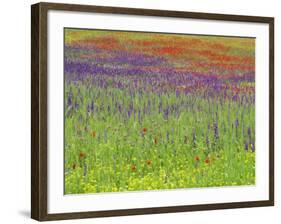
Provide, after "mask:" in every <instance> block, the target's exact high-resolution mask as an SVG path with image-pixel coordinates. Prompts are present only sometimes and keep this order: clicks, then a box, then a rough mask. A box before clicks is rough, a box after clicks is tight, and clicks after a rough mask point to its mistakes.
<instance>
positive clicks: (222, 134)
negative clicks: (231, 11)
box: [64, 29, 255, 194]
mask: <svg viewBox="0 0 281 224" xmlns="http://www.w3.org/2000/svg"><path fill="white" fill-rule="evenodd" d="M64 38H65V58H64V73H65V92H64V94H65V100H64V101H65V129H64V132H65V149H64V150H65V151H64V155H65V158H64V159H65V162H64V164H65V174H64V175H65V194H80V193H98V192H124V191H143V190H161V189H179V188H201V187H219V186H241V185H254V184H255V39H252V38H234V37H216V36H198V35H175V34H156V33H143V32H117V31H102V30H79V29H65V37H64Z"/></svg>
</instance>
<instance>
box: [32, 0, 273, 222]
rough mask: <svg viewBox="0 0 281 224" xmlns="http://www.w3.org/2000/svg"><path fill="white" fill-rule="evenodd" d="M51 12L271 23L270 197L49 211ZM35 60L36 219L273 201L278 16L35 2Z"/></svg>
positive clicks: (33, 40) (34, 162)
mask: <svg viewBox="0 0 281 224" xmlns="http://www.w3.org/2000/svg"><path fill="white" fill-rule="evenodd" d="M49 10H64V11H79V12H99V13H110V14H129V15H143V16H160V17H174V18H196V19H207V20H225V21H240V22H255V23H266V24H269V46H270V47H269V48H270V49H269V62H270V63H269V91H270V93H269V102H270V105H269V159H270V161H269V183H268V184H269V200H264V201H244V202H234V203H218V204H204V205H186V206H171V207H153V208H140V209H126V210H125V209H124V210H108V211H88V212H76V213H60V214H48V211H47V153H48V152H47V151H48V150H47V123H48V120H47V107H48V105H47V12H48V11H49ZM31 59H32V62H31V217H32V218H33V219H36V220H39V221H46V220H59V219H78V218H92V217H109V216H125V215H140V214H155V213H169V212H186V211H198V210H215V209H227V208H242V207H260V206H273V205H274V18H272V17H257V16H240V15H223V14H210V13H195V12H182V11H162V10H151V9H136V8H117V7H104V6H89V5H72V4H57V3H38V4H35V5H32V6H31Z"/></svg>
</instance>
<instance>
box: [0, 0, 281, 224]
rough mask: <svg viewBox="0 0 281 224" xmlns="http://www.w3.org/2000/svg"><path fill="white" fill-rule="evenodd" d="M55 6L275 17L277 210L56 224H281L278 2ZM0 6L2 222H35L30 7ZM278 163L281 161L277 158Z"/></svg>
mask: <svg viewBox="0 0 281 224" xmlns="http://www.w3.org/2000/svg"><path fill="white" fill-rule="evenodd" d="M56 2H67V3H80V4H92V5H108V6H123V7H139V8H154V9H164V10H165V9H166V10H183V11H198V12H214V13H228V14H240V15H243V14H244V15H257V16H274V17H275V64H276V65H275V83H276V84H275V88H276V91H275V99H276V100H275V114H276V116H275V139H276V141H275V161H276V166H275V171H276V176H275V179H276V184H275V189H276V190H275V193H276V197H275V200H276V206H275V207H267V208H247V209H230V210H218V211H204V212H189V213H177V214H161V215H146V216H129V217H115V218H100V219H95V220H93V219H85V220H69V221H60V222H52V223H74V224H75V223H93V222H94V223H97V224H102V223H103V224H106V223H122V224H126V223H134V224H138V223H179V224H180V223H187V222H188V223H195V224H197V223H206V224H209V223H210V224H211V223H214V224H219V223H227V224H232V223H233V224H234V223H235V224H237V223H255V224H259V223H266V222H268V223H279V222H280V221H279V220H280V219H281V201H280V199H281V194H280V190H279V189H280V185H281V173H280V172H279V170H281V157H280V156H281V153H280V150H279V149H280V148H281V140H280V137H279V136H280V133H281V120H280V116H278V114H280V113H281V104H280V100H279V99H280V97H281V90H280V89H281V88H280V87H279V86H278V83H280V84H281V82H280V81H281V77H280V76H279V74H280V71H281V70H280V69H281V66H280V64H279V63H278V62H279V61H280V59H281V57H280V53H281V45H280V39H281V33H280V28H281V15H280V5H279V1H277V0H275V1H274V0H263V1H261V0H226V1H222V0H182V1H181V0H172V1H164V0H162V1H161V0H150V1H146V0H138V1H137V0H123V1H122V0H103V1H102V0H93V1H86V0H80V1H78V0H76V1H72V0H64V1H61V0H56ZM33 3H36V1H31V0H26V1H22V0H17V1H16V0H14V1H2V3H1V8H0V23H1V26H0V32H1V33H0V77H1V79H0V174H1V176H0V223H5V224H9V223H15V224H18V223H25V224H28V223H35V221H33V220H31V219H30V218H29V216H30V41H31V40H30V5H31V4H33ZM279 158H280V159H279Z"/></svg>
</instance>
